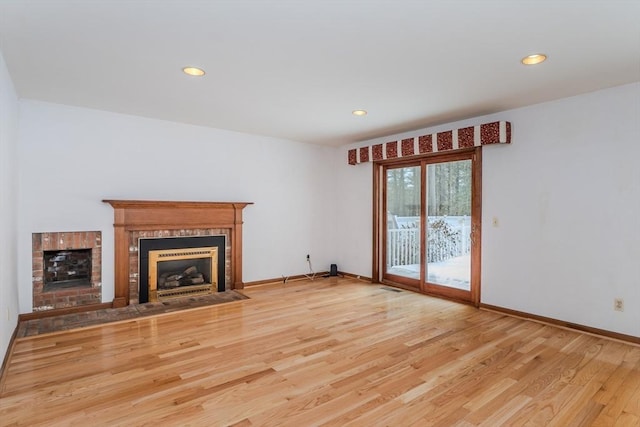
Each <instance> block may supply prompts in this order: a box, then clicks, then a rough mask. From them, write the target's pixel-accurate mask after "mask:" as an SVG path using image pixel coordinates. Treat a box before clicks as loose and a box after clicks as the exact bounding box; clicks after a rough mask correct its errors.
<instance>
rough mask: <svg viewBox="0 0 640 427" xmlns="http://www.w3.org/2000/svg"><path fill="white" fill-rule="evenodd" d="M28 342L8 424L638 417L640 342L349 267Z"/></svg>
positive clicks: (4, 401)
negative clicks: (390, 282)
mask: <svg viewBox="0 0 640 427" xmlns="http://www.w3.org/2000/svg"><path fill="white" fill-rule="evenodd" d="M244 292H245V293H246V294H247V295H248V296H249V297H250V299H248V300H242V301H235V302H231V303H228V304H222V305H216V306H211V307H200V308H196V309H192V310H187V311H182V312H176V313H168V314H162V315H160V316H155V317H148V318H140V319H133V320H130V321H125V322H118V323H114V324H106V325H102V326H94V327H91V328H85V329H77V330H71V331H65V332H58V333H53V334H46V335H37V336H32V337H26V338H20V339H18V340H17V341H16V343H15V346H14V349H13V353H12V354H11V355H10V357H9V359H8V364H7V372H6V378H5V384H4V389H3V390H2V393H1V394H0V426H33V425H43V426H45V425H46V426H50V425H64V426H74V425H77V426H86V425H91V426H112V425H127V426H143V425H151V426H174V425H175V426H182V425H191V426H237V427H247V426H287V425H290V426H296V427H298V426H310V425H314V426H316V425H323V426H341V427H342V426H387V425H388V426H410V425H416V426H421V427H422V426H447V427H448V426H459V427H478V426H498V425H508V426H547V425H557V426H563V427H565V426H573V425H576V426H586V425H593V426H612V425H623V426H627V425H629V426H632V425H635V426H637V425H639V423H640V403H639V402H640V346H636V345H632V344H626V343H622V342H618V341H614V340H610V339H606V338H600V337H596V336H593V335H588V334H583V333H580V332H577V331H572V330H567V329H561V328H556V327H553V326H549V325H545V324H542V323H539V322H531V321H527V320H523V319H519V318H515V317H511V316H506V315H504V314H502V313H495V312H491V311H487V310H477V309H475V308H473V307H470V306H467V305H462V304H457V303H454V302H449V301H445V300H441V299H435V298H430V297H427V296H424V295H421V294H416V293H412V292H408V291H402V292H389V291H388V290H385V289H383V288H382V287H381V286H379V285H371V284H366V283H364V282H361V281H358V280H355V279H348V278H329V279H326V280H325V279H321V280H314V281H297V282H289V283H286V284H283V283H278V284H272V285H264V286H256V287H253V288H249V289H246V290H244Z"/></svg>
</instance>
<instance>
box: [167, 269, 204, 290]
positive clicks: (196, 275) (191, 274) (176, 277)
mask: <svg viewBox="0 0 640 427" xmlns="http://www.w3.org/2000/svg"><path fill="white" fill-rule="evenodd" d="M203 283H205V277H204V275H203V274H202V273H200V272H198V268H197V267H196V266H191V267H189V268H187V269H186V270H184V271H182V272H168V273H162V274H161V275H160V276H158V289H174V288H177V287H179V286H191V285H200V284H203Z"/></svg>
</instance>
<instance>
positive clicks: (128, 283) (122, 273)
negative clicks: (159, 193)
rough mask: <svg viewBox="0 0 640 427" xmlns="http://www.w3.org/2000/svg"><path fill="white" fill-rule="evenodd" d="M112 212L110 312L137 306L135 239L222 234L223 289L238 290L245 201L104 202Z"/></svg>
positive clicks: (241, 285)
mask: <svg viewBox="0 0 640 427" xmlns="http://www.w3.org/2000/svg"><path fill="white" fill-rule="evenodd" d="M103 202H105V203H109V204H110V205H111V206H112V207H113V209H114V224H113V226H114V229H115V240H114V246H115V260H114V261H115V298H114V300H113V307H124V306H126V305H128V304H135V303H137V302H138V286H139V284H138V239H139V238H162V237H178V236H179V237H182V236H205V235H225V236H226V248H225V253H226V255H225V281H226V286H225V289H242V288H243V287H244V283H243V282H242V210H243V209H244V208H245V207H246V206H247V205H250V204H252V203H249V202H177V201H175V202H174V201H148V200H103Z"/></svg>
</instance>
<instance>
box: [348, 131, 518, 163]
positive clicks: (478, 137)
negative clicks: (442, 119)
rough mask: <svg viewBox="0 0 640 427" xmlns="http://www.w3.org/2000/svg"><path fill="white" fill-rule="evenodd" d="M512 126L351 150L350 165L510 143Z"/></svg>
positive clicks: (438, 134) (451, 133) (452, 132)
mask: <svg viewBox="0 0 640 427" xmlns="http://www.w3.org/2000/svg"><path fill="white" fill-rule="evenodd" d="M510 143H511V123H509V122H491V123H485V124H482V125H477V126H469V127H466V128H460V129H454V130H448V131H445V132H437V133H434V134H430V135H422V136H416V137H413V138H406V139H402V140H399V141H390V142H385V143H382V144H375V145H371V146H367V147H360V148H354V149H351V150H349V164H350V165H355V164H358V163H366V162H369V161H374V162H375V161H376V160H386V159H395V158H401V157H411V156H419V155H421V154H429V153H440V152H442V151H451V150H461V149H463V148H473V147H480V146H482V145H489V144H510Z"/></svg>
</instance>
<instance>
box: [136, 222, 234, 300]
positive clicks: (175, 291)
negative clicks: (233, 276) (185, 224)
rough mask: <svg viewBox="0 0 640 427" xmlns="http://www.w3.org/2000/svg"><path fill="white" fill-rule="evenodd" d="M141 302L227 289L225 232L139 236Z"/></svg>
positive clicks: (139, 298) (139, 294)
mask: <svg viewBox="0 0 640 427" xmlns="http://www.w3.org/2000/svg"><path fill="white" fill-rule="evenodd" d="M138 248H139V249H138V258H139V261H140V270H139V271H140V274H139V280H138V282H139V292H138V302H140V303H144V302H155V301H162V300H164V299H169V298H176V297H181V296H187V295H202V294H209V293H212V292H224V291H225V290H226V274H225V253H226V236H225V235H217V236H190V237H169V238H154V239H140V240H139V244H138Z"/></svg>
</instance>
